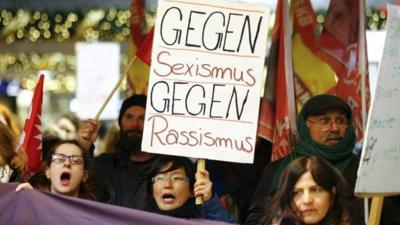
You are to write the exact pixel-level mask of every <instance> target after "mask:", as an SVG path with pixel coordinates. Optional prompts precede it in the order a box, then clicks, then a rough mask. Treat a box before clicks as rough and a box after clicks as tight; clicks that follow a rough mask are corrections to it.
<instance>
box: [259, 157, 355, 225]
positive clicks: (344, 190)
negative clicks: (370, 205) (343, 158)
mask: <svg viewBox="0 0 400 225" xmlns="http://www.w3.org/2000/svg"><path fill="white" fill-rule="evenodd" d="M278 186H279V189H278V190H277V192H276V194H275V195H274V196H273V197H272V199H271V201H270V202H269V204H268V205H265V206H264V207H265V209H264V210H263V215H262V218H261V223H262V224H264V225H271V224H293V225H295V224H305V225H314V224H326V225H350V224H353V223H352V220H351V215H350V213H349V211H348V204H349V200H350V197H351V196H350V195H349V193H351V192H349V190H348V188H349V187H348V184H347V182H346V181H345V179H344V178H343V176H342V175H341V173H340V172H339V171H338V170H337V169H336V168H335V167H333V166H332V165H331V164H330V163H328V162H327V161H325V160H324V159H322V158H319V157H316V156H303V157H298V158H297V159H295V160H293V161H292V162H291V163H290V164H289V165H288V166H287V167H286V168H285V169H284V171H283V172H282V176H281V178H280V181H279V184H278Z"/></svg>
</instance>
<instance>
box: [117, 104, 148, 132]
mask: <svg viewBox="0 0 400 225" xmlns="http://www.w3.org/2000/svg"><path fill="white" fill-rule="evenodd" d="M144 116H145V109H144V108H143V107H141V106H131V107H129V108H128V109H127V110H125V112H124V114H123V115H122V119H121V130H122V131H127V130H134V131H140V132H142V131H143V126H144Z"/></svg>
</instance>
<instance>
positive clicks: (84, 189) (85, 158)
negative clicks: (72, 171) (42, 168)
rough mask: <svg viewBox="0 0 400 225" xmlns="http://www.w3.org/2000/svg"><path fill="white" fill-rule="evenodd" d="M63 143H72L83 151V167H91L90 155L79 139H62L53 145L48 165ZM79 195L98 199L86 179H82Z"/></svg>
mask: <svg viewBox="0 0 400 225" xmlns="http://www.w3.org/2000/svg"><path fill="white" fill-rule="evenodd" d="M63 144H72V145H75V146H77V147H78V148H79V150H80V151H81V155H82V158H83V169H84V170H85V171H87V170H88V168H89V159H88V156H87V154H86V152H85V150H84V149H83V148H82V146H81V145H80V144H79V142H78V141H77V140H62V141H59V142H57V143H56V144H54V145H53V146H52V148H51V149H50V152H49V157H48V158H47V159H46V165H47V166H48V167H50V164H51V155H53V154H54V153H55V152H56V150H57V149H58V147H59V146H61V145H63ZM78 197H79V198H83V199H89V200H96V197H95V195H94V194H93V192H92V191H91V189H90V188H89V187H88V185H86V183H85V182H84V181H82V182H81V184H80V186H79V196H78Z"/></svg>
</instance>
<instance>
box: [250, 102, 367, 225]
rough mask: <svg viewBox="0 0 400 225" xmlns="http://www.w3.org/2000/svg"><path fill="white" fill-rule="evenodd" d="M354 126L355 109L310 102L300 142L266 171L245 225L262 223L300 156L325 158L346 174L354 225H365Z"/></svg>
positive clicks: (301, 119)
mask: <svg viewBox="0 0 400 225" xmlns="http://www.w3.org/2000/svg"><path fill="white" fill-rule="evenodd" d="M352 124H353V121H352V112H351V109H350V107H349V106H348V105H347V104H346V102H344V101H343V100H342V99H340V98H338V97H336V96H333V95H326V94H323V95H318V96H314V97H312V98H310V99H309V100H308V101H307V102H306V103H305V104H304V106H303V108H302V110H301V111H300V113H299V115H298V119H297V129H298V132H299V140H298V141H297V143H295V144H294V148H293V151H292V152H291V153H290V154H289V155H287V156H286V157H284V158H282V159H280V160H277V161H275V162H272V163H270V164H269V165H267V166H266V167H265V169H264V171H263V175H262V178H261V180H260V182H259V184H258V187H257V189H256V191H255V193H254V195H253V199H252V203H251V204H250V209H249V213H248V216H247V219H246V221H245V223H244V224H246V225H250V224H258V223H259V220H260V218H261V217H262V216H263V214H264V213H265V212H264V207H265V205H268V204H269V199H270V197H271V196H273V194H274V193H275V192H276V190H277V188H279V187H277V184H278V180H279V178H280V175H281V174H282V171H283V170H284V168H285V167H286V166H287V165H288V164H289V163H290V162H291V161H293V160H294V159H296V158H297V157H300V156H318V157H321V158H323V159H325V160H327V161H329V162H330V163H331V164H332V165H333V166H335V167H336V168H337V169H338V170H339V171H341V172H342V174H343V176H344V177H345V178H346V180H347V182H348V183H349V185H350V187H351V190H349V196H352V197H351V205H350V207H349V211H350V215H352V218H353V223H351V224H364V222H363V202H362V200H361V199H356V198H355V196H354V186H355V182H356V179H357V169H358V163H359V157H357V156H356V155H354V154H353V149H354V145H355V140H356V139H355V132H354V129H353V125H352ZM288 194H289V193H288Z"/></svg>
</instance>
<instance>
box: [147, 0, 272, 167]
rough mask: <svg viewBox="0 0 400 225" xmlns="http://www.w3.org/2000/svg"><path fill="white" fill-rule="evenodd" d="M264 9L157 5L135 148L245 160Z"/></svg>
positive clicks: (187, 0)
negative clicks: (143, 112)
mask: <svg viewBox="0 0 400 225" xmlns="http://www.w3.org/2000/svg"><path fill="white" fill-rule="evenodd" d="M268 16H269V9H268V8H267V7H266V6H261V5H252V4H243V3H232V2H227V3H226V2H221V1H201V2H200V1H191V0H183V1H168V0H165V1H160V2H159V4H158V10H157V21H156V27H155V32H154V41H153V52H152V62H151V71H150V80H149V87H148V95H147V96H148V99H147V108H146V118H145V128H144V135H143V142H142V150H143V151H146V152H153V153H160V154H167V155H180V156H187V157H195V158H207V159H215V160H223V161H233V162H244V163H252V162H253V154H254V148H255V140H256V131H257V118H258V109H259V101H260V84H261V77H262V74H263V68H264V59H265V48H266V41H267V24H268Z"/></svg>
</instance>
